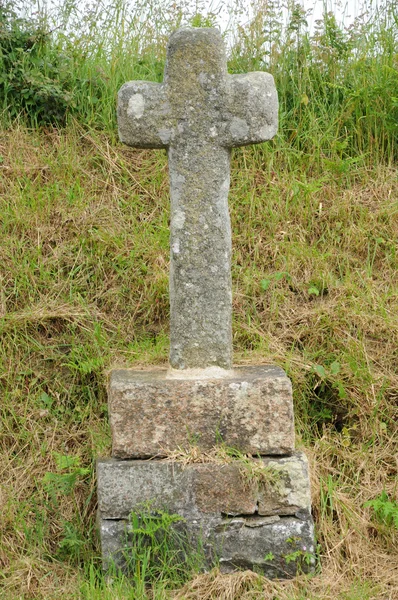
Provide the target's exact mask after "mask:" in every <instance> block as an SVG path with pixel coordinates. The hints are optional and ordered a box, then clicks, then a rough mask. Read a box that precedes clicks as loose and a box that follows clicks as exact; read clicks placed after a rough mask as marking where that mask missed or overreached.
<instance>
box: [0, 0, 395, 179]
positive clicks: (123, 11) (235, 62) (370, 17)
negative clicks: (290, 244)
mask: <svg viewBox="0 0 398 600" xmlns="http://www.w3.org/2000/svg"><path fill="white" fill-rule="evenodd" d="M79 4H80V3H77V2H73V1H72V2H65V3H64V4H61V5H60V6H57V8H56V12H54V10H53V12H51V11H49V10H48V9H47V5H46V4H44V5H38V6H37V7H35V9H36V10H35V11H31V12H32V13H33V16H31V17H30V19H29V21H23V20H22V21H21V20H18V19H17V18H16V15H15V12H14V16H13V13H12V11H11V14H10V12H9V13H8V16H7V12H6V11H5V12H4V11H3V17H2V23H3V26H2V27H3V28H2V30H1V31H2V32H3V33H2V39H3V42H2V45H3V57H2V60H3V66H4V68H5V71H6V72H5V74H4V75H3V78H2V81H1V87H0V98H1V99H2V103H3V108H4V113H3V114H4V118H7V116H8V115H9V114H11V116H16V114H17V113H19V111H22V113H23V114H24V116H25V118H26V119H27V120H28V122H29V121H30V122H31V123H33V124H34V123H36V122H38V121H39V122H40V121H41V120H47V121H48V120H49V119H50V120H51V117H52V118H53V120H54V121H55V122H56V121H57V119H58V121H62V120H63V119H64V117H66V118H67V117H68V116H74V117H75V118H77V119H78V120H79V121H80V122H84V123H86V124H88V125H90V126H92V127H96V128H98V127H100V128H102V129H105V130H106V131H107V132H114V131H115V98H116V94H117V90H118V89H119V88H120V86H121V85H122V83H123V82H125V81H128V80H130V79H140V78H143V79H149V80H153V81H160V80H161V79H162V74H163V64H164V58H165V45H166V40H167V37H168V35H169V34H170V32H171V31H172V30H173V29H175V28H176V27H178V26H180V25H181V24H187V23H188V24H192V23H194V24H195V25H202V26H203V25H212V24H215V25H216V24H217V22H219V24H220V26H221V27H222V28H223V29H224V30H225V29H227V30H226V31H225V34H226V35H227V37H228V39H229V40H230V61H229V68H230V71H231V72H242V71H248V70H268V71H270V72H271V73H272V74H273V75H274V77H275V80H276V84H277V89H278V93H279V97H280V102H281V112H280V119H281V126H280V134H279V138H278V140H277V142H276V143H277V145H278V146H280V145H282V147H283V148H285V147H288V148H289V149H290V150H291V153H290V154H291V159H292V160H294V159H293V157H294V154H295V153H302V152H304V153H305V154H306V155H307V158H308V160H309V161H310V162H311V163H316V164H318V165H319V163H320V161H321V159H322V158H328V159H330V160H331V161H332V165H331V166H332V168H335V169H338V170H339V169H340V170H344V168H345V163H344V162H343V161H344V160H345V159H351V160H352V159H358V160H360V161H365V162H366V163H367V164H369V163H371V162H373V161H374V160H379V159H380V160H385V161H391V160H394V159H395V158H396V152H397V150H396V148H397V139H398V138H397V136H398V127H397V122H398V100H397V98H398V73H397V52H396V48H397V44H398V39H397V36H398V34H397V14H396V8H395V6H394V4H393V3H386V4H384V5H382V6H381V7H380V8H379V9H378V10H377V11H374V12H373V13H372V14H364V15H362V17H360V18H358V19H357V20H356V21H355V22H354V23H353V24H351V26H350V27H349V28H348V29H343V28H341V27H340V26H339V25H338V24H337V22H336V18H335V17H334V15H333V14H332V13H325V14H324V16H323V19H322V20H321V21H320V22H318V23H317V25H316V27H315V30H314V31H313V32H312V33H311V34H310V33H309V31H308V27H307V17H308V14H306V12H305V11H304V10H303V8H301V6H300V4H298V3H289V6H288V11H287V12H286V10H284V9H283V5H282V3H281V2H280V0H260V1H256V2H255V3H253V5H252V6H251V12H252V13H253V15H254V16H253V18H252V19H251V20H250V21H249V22H248V23H246V24H245V25H239V24H237V23H238V22H239V15H240V11H241V10H242V6H240V5H239V3H238V4H236V5H234V3H231V4H226V5H225V6H222V5H218V6H217V7H215V8H214V12H213V13H211V14H209V15H204V14H200V12H199V13H198V12H197V11H198V9H200V5H198V4H196V3H193V4H191V5H190V4H189V3H187V5H185V6H184V5H179V6H178V7H177V6H176V5H172V4H167V3H166V4H165V3H163V2H160V1H159V0H151V1H150V2H137V3H132V4H130V5H129V4H128V3H127V2H125V1H124V0H117V2H103V1H100V2H98V3H94V4H93V5H89V8H87V9H84V8H83V9H79V8H78V6H79ZM23 6H24V8H25V11H23V12H22V14H27V6H26V5H23ZM39 6H42V8H40V9H39V10H37V9H38V7H39ZM21 8H22V7H20V9H21ZM221 9H223V12H222V14H223V15H224V18H223V19H220V16H219V13H220V11H221ZM10 10H11V9H10ZM226 15H229V16H230V19H229V21H227V20H226V18H227V17H226ZM240 19H241V20H242V18H241V17H240ZM220 21H221V22H220ZM227 22H228V23H229V24H234V23H235V25H236V26H235V29H232V30H231V29H230V30H228V26H227ZM18 31H27V32H28V36H27V37H26V36H25V39H21V38H22V37H23V36H21V35H20V36H19V39H17V38H18V35H17V32H18ZM13 36H14V38H16V39H13ZM5 40H7V44H8V46H7V44H5ZM13 42H15V44H14V46H13V48H12V50H11V58H12V59H13V66H12V65H11V66H10V64H9V62H7V57H8V55H7V48H6V46H7V47H9V46H10V45H12V44H13ZM21 47H22V50H25V52H21V51H20V48H21ZM4 48H5V49H4ZM16 65H18V77H19V79H20V81H21V82H22V83H23V85H21V86H20V87H19V88H18V85H17V84H18V79H17V77H15V73H13V78H12V81H11V83H10V77H9V76H8V75H9V74H10V72H13V71H15V67H16ZM7 70H8V73H7ZM32 87H33V88H34V91H35V93H36V94H35V95H34V94H33V92H32ZM16 88H17V89H16ZM29 90H30V91H29ZM29 93H30V95H29ZM24 94H25V95H27V98H24ZM32 94H33V97H32ZM51 94H53V103H55V102H57V100H59V96H62V94H64V95H65V97H64V98H63V102H61V104H62V106H61V107H60V111H59V114H57V113H55V114H54V115H51V111H50V114H49V110H48V109H49V107H51V103H52V102H51ZM43 95H44V96H46V97H47V98H48V101H47V104H46V108H47V110H46V111H44V110H41V111H40V110H39V109H40V106H41V104H40V100H42V97H43ZM35 99H36V105H35Z"/></svg>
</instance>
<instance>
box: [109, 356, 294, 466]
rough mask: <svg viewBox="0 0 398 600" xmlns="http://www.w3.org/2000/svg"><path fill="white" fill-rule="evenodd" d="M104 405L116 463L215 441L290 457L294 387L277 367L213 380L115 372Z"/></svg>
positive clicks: (238, 370)
mask: <svg viewBox="0 0 398 600" xmlns="http://www.w3.org/2000/svg"><path fill="white" fill-rule="evenodd" d="M108 401H109V420H110V425H111V431H112V455H113V456H114V457H117V458H146V457H147V458H149V457H153V456H164V455H165V454H167V452H169V451H171V450H175V449H176V448H178V447H181V448H184V449H187V448H188V447H189V446H190V445H192V444H195V445H197V446H199V447H200V448H201V449H202V450H208V449H210V448H212V447H213V446H214V445H215V444H216V443H217V442H219V441H220V439H222V440H223V441H224V442H225V443H226V444H227V445H229V446H233V447H234V448H237V449H238V450H240V451H241V452H244V453H249V454H260V455H265V454H270V455H274V454H275V455H278V454H289V453H291V452H293V450H294V418H293V400H292V388H291V383H290V380H289V379H288V378H287V377H286V375H285V373H284V372H283V371H282V369H280V368H279V367H274V366H258V367H257V366H255V367H252V366H250V367H236V368H235V369H233V371H231V372H230V373H228V374H227V376H225V377H224V378H214V379H169V378H168V372H167V371H162V370H157V371H155V370H154V371H137V370H133V369H123V370H115V371H112V374H111V380H110V385H109V393H108Z"/></svg>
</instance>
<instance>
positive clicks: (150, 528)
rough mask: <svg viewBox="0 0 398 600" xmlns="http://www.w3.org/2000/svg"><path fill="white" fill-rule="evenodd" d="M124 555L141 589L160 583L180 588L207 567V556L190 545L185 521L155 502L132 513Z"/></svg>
mask: <svg viewBox="0 0 398 600" xmlns="http://www.w3.org/2000/svg"><path fill="white" fill-rule="evenodd" d="M123 556H124V559H125V563H126V568H127V571H128V572H129V573H130V575H131V576H132V578H133V581H134V583H135V585H136V587H137V588H138V589H143V588H145V586H146V585H149V584H155V583H156V582H162V584H163V585H164V586H165V587H171V588H173V587H174V588H175V587H178V586H180V585H182V584H183V583H185V582H186V581H187V580H188V579H189V578H190V577H192V574H193V573H194V572H195V571H198V570H200V569H201V568H202V567H203V566H204V555H203V553H201V552H200V549H198V551H197V552H196V553H195V552H193V551H192V548H191V546H190V544H189V540H188V536H187V532H186V529H185V527H184V519H183V518H182V517H180V516H179V515H176V514H169V513H168V512H166V511H162V510H159V509H155V508H154V506H153V505H152V504H151V503H146V504H144V505H142V506H138V507H137V508H136V510H135V511H134V512H132V513H131V515H130V523H129V529H128V534H127V538H126V548H125V550H124V552H123Z"/></svg>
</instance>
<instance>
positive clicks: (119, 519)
mask: <svg viewBox="0 0 398 600" xmlns="http://www.w3.org/2000/svg"><path fill="white" fill-rule="evenodd" d="M277 122H278V100H277V94H276V90H275V86H274V82H273V78H272V76H271V75H270V74H268V73H263V72H256V73H248V74H244V75H229V74H228V73H227V62H226V54H225V48H224V44H223V41H222V38H221V35H220V33H219V32H218V30H216V29H210V28H203V29H192V28H182V29H179V30H177V31H176V32H175V33H173V35H172V36H171V37H170V41H169V44H168V49H167V61H166V67H165V74H164V81H163V83H161V84H158V83H151V82H147V81H132V82H129V83H126V84H125V85H124V86H123V87H122V88H121V90H120V92H119V101H118V124H119V135H120V139H121V140H122V141H123V142H124V143H126V144H128V145H130V146H134V147H137V148H164V149H166V150H167V154H168V164H169V173H170V197H171V223H170V248H171V251H170V368H169V369H168V370H146V371H139V370H133V369H124V370H115V371H113V372H112V374H111V378H110V386H109V415H110V424H111V431H112V458H111V459H108V460H99V461H98V465H97V474H98V503H99V508H98V516H99V526H100V535H101V543H102V554H103V560H104V566H105V568H107V566H108V565H109V564H110V562H115V563H116V564H117V565H120V566H121V567H122V566H123V552H122V550H123V545H125V544H126V540H128V536H129V514H130V513H131V512H132V511H134V510H136V509H137V507H139V505H140V504H141V503H142V502H144V501H151V502H152V506H153V507H154V509H156V507H157V508H159V509H162V510H167V511H169V512H171V513H177V514H179V515H180V516H181V517H183V518H184V522H185V525H186V531H187V534H188V536H189V539H190V540H191V542H192V546H193V547H196V546H197V544H198V542H199V541H200V543H201V544H202V546H203V549H204V551H205V554H206V557H207V561H208V565H209V566H211V565H212V564H214V561H216V560H217V561H218V562H219V564H220V567H221V569H222V570H224V571H231V570H234V569H236V568H250V569H256V570H260V571H261V572H263V573H265V574H266V575H268V576H270V577H289V576H292V575H294V574H295V572H296V570H297V565H298V563H300V562H301V563H302V564H301V568H303V569H304V570H309V569H311V566H312V564H313V559H312V555H313V553H314V534H313V523H312V518H311V499H310V487H309V477H308V465H307V461H306V458H305V455H304V454H303V453H300V452H295V449H294V420H293V403H292V390H291V384H290V381H289V379H288V378H287V377H286V375H285V373H284V372H283V371H282V370H281V369H280V368H278V367H274V366H245V367H233V364H232V333H231V316H232V292H231V230H230V220H229V212H228V190H229V182H230V153H231V148H233V147H237V146H243V145H247V144H254V143H259V142H263V141H265V140H269V139H271V138H272V137H273V136H274V135H275V133H276V130H277ZM192 440H195V444H196V445H197V446H198V447H199V448H200V449H201V450H202V451H208V450H210V449H211V448H214V447H215V446H216V445H217V443H219V442H220V440H222V442H223V444H225V445H226V446H228V447H232V448H234V449H236V450H237V451H239V452H240V453H242V454H243V455H251V456H254V457H255V458H252V459H251V460H253V461H254V462H255V463H256V465H257V467H258V468H260V470H261V469H264V472H267V473H270V472H272V473H273V474H274V475H275V480H274V481H272V480H269V481H268V483H267V481H262V480H261V478H260V479H254V480H250V481H246V480H245V477H244V476H243V475H242V470H241V469H240V467H239V464H238V463H239V461H237V462H236V464H234V463H229V464H215V463H201V464H188V465H183V464H182V463H179V462H173V463H170V462H167V461H164V460H162V458H164V457H166V456H167V455H168V454H170V452H172V451H174V450H176V449H177V448H178V449H183V450H184V449H185V450H188V449H189V447H190V446H191V444H192ZM149 458H150V459H152V460H150V461H148V460H145V459H149ZM127 543H128V542H127ZM293 558H295V560H293ZM300 558H305V559H306V560H304V561H300Z"/></svg>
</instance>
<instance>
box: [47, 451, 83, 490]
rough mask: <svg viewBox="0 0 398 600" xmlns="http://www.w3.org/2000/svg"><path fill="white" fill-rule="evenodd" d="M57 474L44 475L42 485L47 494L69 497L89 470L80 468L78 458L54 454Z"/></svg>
mask: <svg viewBox="0 0 398 600" xmlns="http://www.w3.org/2000/svg"><path fill="white" fill-rule="evenodd" d="M54 458H55V463H56V466H57V473H46V474H45V475H44V478H43V483H44V487H45V489H46V491H47V492H48V494H49V495H50V496H51V497H52V498H54V497H55V496H56V495H57V494H61V495H70V494H71V493H72V492H73V490H74V489H75V486H76V484H77V482H78V480H79V478H81V477H86V476H87V475H88V474H89V473H90V469H87V468H85V467H81V466H80V457H79V456H68V455H64V454H59V453H58V452H54Z"/></svg>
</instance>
